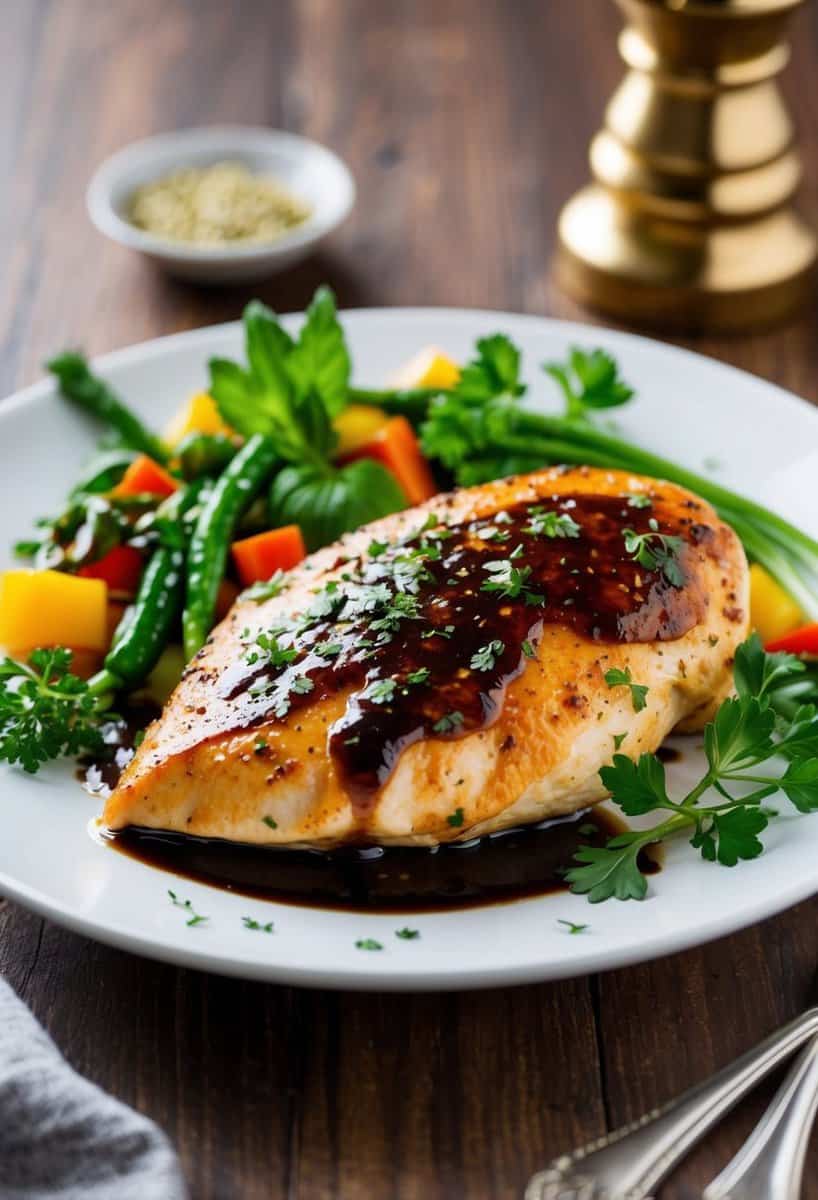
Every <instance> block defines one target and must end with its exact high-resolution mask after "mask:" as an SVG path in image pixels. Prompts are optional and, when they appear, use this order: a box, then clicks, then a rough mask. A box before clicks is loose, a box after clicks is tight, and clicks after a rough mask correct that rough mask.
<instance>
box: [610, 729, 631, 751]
mask: <svg viewBox="0 0 818 1200" xmlns="http://www.w3.org/2000/svg"><path fill="white" fill-rule="evenodd" d="M627 736H628V735H627V733H615V734H614V735H613V744H614V750H618V749H619V747H620V746H621V745H622V743H623V742H624V740H625V738H626V737H627Z"/></svg>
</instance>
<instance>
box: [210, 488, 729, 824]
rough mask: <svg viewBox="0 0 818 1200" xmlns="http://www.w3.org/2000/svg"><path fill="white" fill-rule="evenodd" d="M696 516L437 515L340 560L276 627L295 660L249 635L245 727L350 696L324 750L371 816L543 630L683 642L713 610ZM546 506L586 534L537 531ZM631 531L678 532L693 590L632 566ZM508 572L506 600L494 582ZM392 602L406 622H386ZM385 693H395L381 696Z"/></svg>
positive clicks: (228, 691)
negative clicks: (279, 658) (413, 755)
mask: <svg viewBox="0 0 818 1200" xmlns="http://www.w3.org/2000/svg"><path fill="white" fill-rule="evenodd" d="M690 507H691V509H692V510H693V512H692V513H691V514H690V515H689V516H688V515H681V516H680V515H679V509H678V507H674V508H665V509H663V505H662V503H661V501H654V503H653V504H652V505H651V506H650V507H648V508H634V507H629V505H628V501H627V497H621V496H620V497H617V496H607V495H604V496H603V495H582V494H579V495H576V496H564V495H561V496H554V497H553V498H551V500H550V501H549V500H548V499H546V500H541V501H539V502H538V503H537V504H536V505H532V504H529V503H522V504H518V505H516V506H514V507H512V508H509V510H508V511H507V512H505V513H500V514H496V515H495V516H493V517H492V518H491V519H489V518H486V519H485V520H472V521H468V522H464V523H461V524H454V525H450V526H448V527H443V526H440V527H438V526H437V522H436V521H435V520H434V519H432V521H431V525H432V526H434V527H433V528H428V529H425V530H422V531H419V532H417V533H416V534H414V535H413V536H410V537H408V538H406V539H405V540H404V541H402V542H401V543H399V544H397V545H390V546H388V547H384V548H380V549H379V550H378V552H376V553H374V554H373V555H372V556H371V557H369V558H367V559H365V560H364V561H362V562H361V561H359V560H354V561H353V560H350V561H349V562H348V563H346V564H343V562H342V563H339V566H341V565H343V566H344V571H343V573H342V576H341V578H340V580H338V582H337V583H336V584H331V585H330V590H329V591H327V590H326V589H325V590H324V591H323V592H319V593H317V595H316V602H315V607H314V609H313V611H312V614H310V613H309V612H308V613H307V614H301V613H296V614H293V615H292V617H291V618H290V619H289V620H285V621H283V622H282V623H281V625H280V626H279V627H278V628H275V627H274V629H273V631H272V632H273V634H274V635H275V636H276V637H277V638H278V639H279V640H280V644H281V645H282V646H284V647H286V648H288V649H290V650H291V651H294V652H295V657H294V659H293V661H291V662H288V663H286V664H284V665H283V666H278V667H273V666H271V663H270V660H269V659H268V658H266V657H265V656H264V655H263V654H262V655H260V656H259V655H257V657H256V658H255V659H253V639H254V637H255V636H256V633H255V632H251V631H247V639H246V642H247V646H248V647H249V649H248V650H247V651H246V652H245V655H244V656H243V657H242V658H241V659H240V660H238V661H237V662H236V663H235V664H234V665H233V666H232V667H231V668H229V669H228V671H227V672H226V673H225V675H224V677H223V678H222V680H221V684H220V689H221V694H222V696H223V698H224V699H226V700H228V701H229V702H231V704H232V705H233V708H234V710H235V727H236V728H239V729H240V728H247V727H252V726H253V725H256V724H260V723H262V722H264V721H265V720H267V719H269V718H270V717H271V716H273V715H278V716H284V715H289V714H291V713H295V712H297V710H298V709H299V707H301V706H302V705H303V704H304V703H312V702H314V701H316V700H319V699H322V698H325V697H327V696H329V695H331V694H333V693H334V692H337V691H339V690H342V689H349V688H351V689H353V691H352V695H351V696H350V697H349V699H348V701H347V706H346V711H345V712H344V714H343V716H342V717H341V718H340V720H338V721H337V722H336V723H335V725H334V726H333V727H332V728H331V729H330V731H329V751H330V754H331V755H332V757H333V759H334V761H335V764H336V768H337V769H338V771H339V774H340V776H341V778H342V779H343V781H344V784H345V787H346V789H347V791H348V793H349V795H350V797H351V800H352V803H353V806H354V808H355V809H356V810H357V811H358V812H359V813H360V814H363V813H366V812H367V811H368V810H369V809H370V808H371V807H372V805H373V804H374V803H375V800H376V797H377V792H378V789H379V788H380V787H381V786H382V785H383V784H384V783H385V782H386V780H387V779H388V778H389V775H390V773H391V772H392V770H393V769H394V766H395V764H396V762H397V760H398V758H399V756H400V754H401V753H402V751H403V750H405V749H406V748H407V747H408V746H409V745H411V744H412V742H414V741H417V740H418V739H419V738H422V737H426V738H428V737H436V736H437V737H459V736H462V735H464V734H468V733H471V732H473V731H474V730H478V729H483V728H486V727H487V726H489V725H491V724H492V722H493V721H494V720H495V719H496V718H497V716H498V714H499V712H500V711H501V709H502V704H503V698H504V695H505V692H506V689H507V688H508V686H509V684H510V683H511V682H512V681H513V680H514V679H516V678H517V676H518V675H520V674H521V672H522V671H523V670H524V668H525V666H526V658H527V652H528V653H529V654H530V653H531V651H532V649H533V648H535V647H536V644H537V642H538V640H539V638H540V637H541V635H542V630H543V627H544V626H545V625H547V624H559V625H563V626H566V625H567V626H569V627H570V628H571V629H574V630H576V632H577V633H578V634H580V635H582V636H583V637H587V638H591V639H593V640H595V641H600V642H642V641H665V640H672V639H675V638H678V637H681V636H682V635H683V634H684V633H686V632H687V631H688V630H689V629H690V628H692V626H693V625H694V624H696V622H697V621H699V620H701V619H702V616H703V614H704V608H705V606H706V603H707V601H706V597H705V596H704V595H703V593H702V591H701V589H700V588H699V587H698V586H697V582H696V580H697V576H696V573H695V572H691V571H690V570H689V566H690V553H691V547H692V546H695V545H697V544H698V543H700V542H707V541H708V540H709V538H711V537H712V530H710V529H709V528H708V527H706V526H703V525H696V524H695V523H694V517H695V510H696V508H697V507H698V506H697V505H696V504H695V502H693V501H691V502H690ZM543 512H554V513H556V514H557V515H558V516H559V517H561V518H562V517H564V518H569V517H570V519H571V521H573V522H575V523H576V525H577V526H578V527H579V530H578V535H577V536H556V537H549V536H545V535H544V534H542V533H534V532H532V521H533V520H534V519H535V518H536V516H537V514H542V513H543ZM652 522H653V523H654V524H652ZM626 528H631V529H634V530H635V531H636V532H637V533H648V534H649V533H650V532H651V531H652V530H654V528H656V529H658V530H659V531H661V533H663V534H672V535H680V534H681V535H683V536H684V539H685V540H684V543H683V545H682V548H681V550H680V555H679V567H680V568H681V571H682V576H683V579H684V583H685V586H684V587H675V586H673V585H672V584H671V583H670V582H668V580H667V579H666V578H665V577H664V575H663V574H662V573H661V572H660V571H656V570H646V569H645V567H643V566H641V565H640V564H639V563H638V562H636V561H634V560H633V558H632V557H631V556H630V555H629V554H628V553H627V552H626V549H625V542H624V538H623V530H624V529H626ZM497 563H504V564H506V566H505V567H502V568H501V567H493V566H492V564H497ZM515 573H516V574H515ZM503 577H506V578H508V579H509V581H510V586H509V587H508V589H507V592H508V594H503V593H502V591H501V590H499V589H498V590H494V591H487V590H486V589H485V586H484V585H485V584H486V583H488V582H495V583H496V582H497V581H498V580H502V578H503ZM395 596H397V599H398V603H399V604H404V605H405V606H406V610H407V611H406V612H404V613H403V615H394V614H393V613H392V607H393V606H392V603H391V602H392V601H394V599H395ZM384 598H386V599H384ZM390 614H392V615H391V619H390ZM384 622H386V624H384ZM492 645H493V646H494V650H495V653H493V654H492V655H491V664H490V666H489V668H488V669H485V670H480V669H476V668H474V667H473V666H472V661H473V659H474V656H475V655H477V654H478V652H480V651H481V650H483V649H484V648H485V647H487V646H492ZM193 669H194V670H195V669H196V668H195V666H194V668H193ZM299 687H304V688H305V689H308V690H304V691H299V690H297V689H298V688H299ZM384 687H386V688H387V689H389V688H391V689H392V690H391V694H390V692H389V691H387V695H386V696H385V697H384V695H383V691H381V694H380V696H378V689H379V688H381V689H383V688H384ZM277 705H283V711H278V712H277V711H276V706H277Z"/></svg>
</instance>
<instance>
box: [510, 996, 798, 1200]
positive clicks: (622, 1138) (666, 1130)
mask: <svg viewBox="0 0 818 1200" xmlns="http://www.w3.org/2000/svg"><path fill="white" fill-rule="evenodd" d="M816 1034H818V1008H811V1009H808V1010H807V1012H805V1013H803V1014H802V1015H801V1016H800V1017H796V1019H795V1020H794V1021H790V1023H789V1024H788V1025H785V1026H784V1027H783V1028H782V1029H779V1030H778V1031H777V1032H776V1033H773V1034H771V1035H770V1037H768V1038H766V1039H765V1041H763V1042H761V1043H760V1044H759V1045H758V1046H756V1047H755V1049H754V1050H750V1051H748V1053H747V1054H744V1055H742V1056H741V1058H739V1059H737V1060H736V1061H735V1062H734V1063H732V1064H731V1065H730V1066H728V1067H725V1068H724V1069H723V1070H721V1071H719V1072H718V1073H717V1074H716V1075H714V1076H713V1077H712V1078H711V1079H709V1080H706V1081H705V1082H704V1083H701V1084H699V1085H698V1086H697V1087H694V1088H691V1089H690V1091H687V1092H685V1093H683V1095H681V1096H679V1097H678V1099H676V1100H673V1101H671V1102H670V1103H669V1104H667V1105H665V1106H664V1107H663V1108H659V1109H655V1110H654V1111H653V1112H650V1113H648V1114H647V1115H646V1116H644V1117H642V1118H641V1120H639V1121H637V1122H635V1123H634V1124H633V1125H629V1126H627V1127H625V1128H624V1129H619V1130H617V1131H616V1132H614V1133H611V1134H608V1135H606V1136H605V1137H602V1138H600V1139H599V1140H598V1141H596V1142H593V1143H591V1145H589V1146H585V1147H584V1148H583V1149H581V1150H575V1151H574V1152H573V1153H572V1154H566V1155H563V1156H562V1157H561V1158H558V1159H555V1160H554V1162H553V1163H551V1165H550V1166H549V1167H548V1168H547V1169H546V1170H545V1171H541V1172H539V1173H538V1174H537V1175H535V1176H534V1177H533V1178H532V1179H531V1181H530V1182H529V1184H528V1187H527V1188H526V1192H525V1200H647V1197H648V1196H649V1195H650V1193H651V1191H652V1190H653V1188H654V1187H655V1186H656V1185H657V1184H658V1183H659V1182H660V1181H661V1180H662V1179H664V1177H665V1175H667V1174H668V1173H669V1172H670V1171H671V1170H672V1169H673V1167H674V1166H675V1165H676V1163H678V1162H680V1161H681V1160H682V1159H683V1158H684V1157H685V1155H686V1154H687V1153H688V1151H689V1150H690V1149H691V1147H692V1146H694V1145H695V1144H696V1142H697V1141H698V1140H699V1139H700V1138H701V1137H703V1136H704V1134H705V1133H707V1131H708V1129H710V1128H711V1127H712V1126H713V1125H715V1124H716V1122H717V1121H719V1120H720V1119H721V1118H722V1117H723V1116H724V1114H725V1113H726V1112H728V1111H729V1110H730V1109H731V1108H732V1107H733V1105H734V1104H736V1103H738V1101H739V1100H740V1099H741V1098H742V1096H745V1095H746V1094H747V1092H749V1091H750V1090H751V1089H752V1088H753V1087H755V1085H756V1084H757V1083H758V1082H759V1081H760V1080H761V1079H763V1078H764V1076H765V1075H767V1074H768V1073H769V1072H770V1071H772V1070H773V1069H774V1068H775V1067H776V1066H778V1064H779V1063H781V1062H783V1061H784V1060H785V1059H786V1058H787V1057H788V1056H789V1055H790V1054H792V1052H793V1050H795V1049H797V1047H798V1046H800V1045H802V1044H803V1043H804V1042H805V1041H807V1040H808V1039H809V1038H811V1037H815V1036H816ZM776 1200H780V1198H779V1197H778V1196H777V1197H776Z"/></svg>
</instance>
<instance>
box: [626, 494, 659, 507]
mask: <svg viewBox="0 0 818 1200" xmlns="http://www.w3.org/2000/svg"><path fill="white" fill-rule="evenodd" d="M626 495H627V498H628V508H652V507H653V501H652V500H651V498H650V496H648V494H647V493H646V492H627V493H626Z"/></svg>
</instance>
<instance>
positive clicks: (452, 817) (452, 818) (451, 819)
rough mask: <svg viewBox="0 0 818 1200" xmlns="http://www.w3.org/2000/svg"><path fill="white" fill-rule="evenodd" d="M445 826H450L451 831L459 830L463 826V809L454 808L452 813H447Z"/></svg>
mask: <svg viewBox="0 0 818 1200" xmlns="http://www.w3.org/2000/svg"><path fill="white" fill-rule="evenodd" d="M446 824H447V825H451V826H452V828H453V829H459V828H460V826H461V825H462V824H463V809H462V808H456V809H455V810H454V812H453V813H449V815H448V817H447V818H446Z"/></svg>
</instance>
